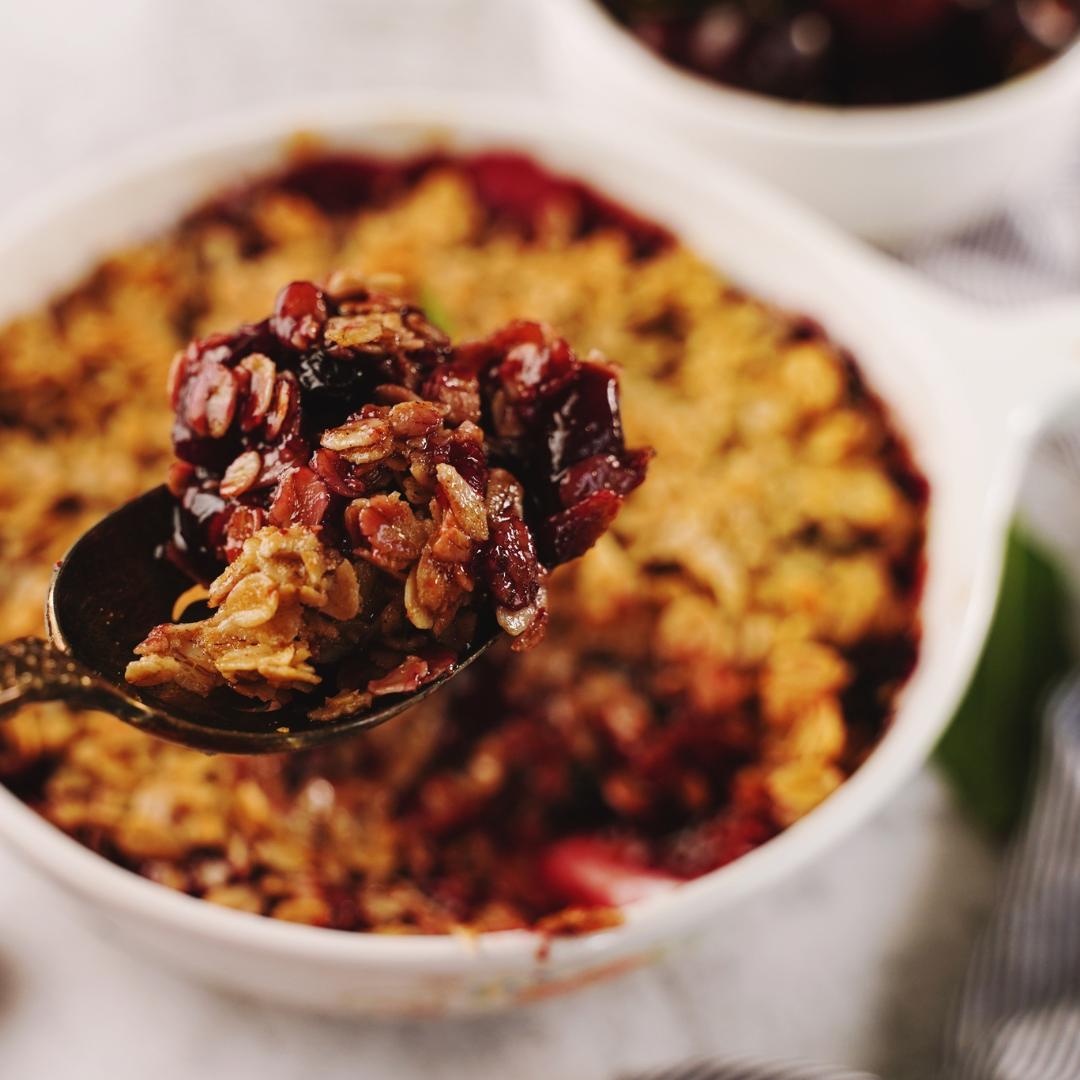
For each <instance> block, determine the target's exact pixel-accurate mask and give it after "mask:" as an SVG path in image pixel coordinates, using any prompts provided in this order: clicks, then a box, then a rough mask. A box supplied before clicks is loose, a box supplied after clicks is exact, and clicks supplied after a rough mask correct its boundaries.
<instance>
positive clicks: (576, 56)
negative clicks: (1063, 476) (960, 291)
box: [534, 0, 1080, 245]
mask: <svg viewBox="0 0 1080 1080" xmlns="http://www.w3.org/2000/svg"><path fill="white" fill-rule="evenodd" d="M534 11H535V18H536V19H537V20H538V23H539V30H540V33H539V35H538V36H539V39H540V45H541V48H542V53H543V58H544V63H545V70H546V75H547V81H548V83H549V86H550V89H551V90H553V91H556V92H558V93H560V94H562V95H564V96H565V97H566V98H567V99H568V101H571V102H573V103H575V107H576V106H577V105H580V104H581V103H582V102H586V103H588V104H590V105H592V106H594V107H602V108H603V109H605V110H606V111H607V112H608V113H609V115H610V116H611V118H612V122H613V123H615V124H622V125H626V126H627V127H630V128H633V129H639V128H641V127H644V126H652V127H654V128H656V129H658V130H661V131H663V132H664V133H667V134H671V135H676V136H678V137H680V138H682V139H685V140H687V141H689V142H691V143H693V144H694V145H696V146H697V147H698V148H700V149H702V150H704V151H707V152H708V153H709V154H710V155H712V156H713V157H715V158H717V159H721V160H724V161H728V162H733V163H735V164H737V165H740V166H742V167H743V168H746V169H748V170H750V171H752V172H754V173H755V174H756V175H758V176H761V177H763V178H765V179H767V180H769V181H771V182H772V183H774V184H776V185H777V186H778V187H781V188H783V189H784V190H786V191H788V192H789V193H790V194H792V195H794V196H796V197H797V198H799V199H801V200H802V201H803V202H805V203H807V204H808V205H810V206H812V207H814V208H815V209H816V210H819V211H821V212H822V213H824V214H826V215H827V216H828V217H830V218H832V219H833V220H834V221H836V222H837V223H838V224H840V225H842V226H843V227H844V228H846V229H849V230H850V231H852V232H855V233H857V234H858V235H860V236H863V237H866V238H867V239H869V240H873V241H876V242H878V243H883V244H888V245H895V244H899V243H900V242H902V241H903V240H906V239H911V238H913V237H917V236H920V235H925V234H928V233H934V232H943V231H954V230H957V229H960V228H963V227H965V226H968V225H972V224H974V223H976V222H978V221H979V220H980V219H983V218H985V217H986V216H988V215H989V214H990V213H992V212H993V211H994V210H997V209H999V208H1001V207H1003V206H1005V205H1007V204H1009V203H1011V202H1014V201H1015V200H1017V199H1019V198H1022V197H1023V196H1024V195H1025V194H1030V193H1032V192H1034V191H1037V189H1038V187H1039V185H1040V184H1041V183H1045V182H1047V181H1048V180H1052V179H1053V178H1054V177H1056V176H1059V175H1061V174H1062V173H1063V171H1064V169H1065V168H1066V167H1067V165H1068V162H1069V158H1070V155H1072V154H1073V153H1074V152H1075V151H1076V150H1077V148H1078V144H1077V138H1076V137H1077V136H1078V135H1080V45H1078V46H1073V47H1072V48H1070V49H1068V50H1067V51H1066V52H1064V53H1063V54H1062V55H1061V56H1059V57H1057V58H1056V59H1054V60H1052V61H1051V62H1050V63H1048V64H1046V65H1044V66H1043V67H1041V68H1038V69H1036V70H1035V71H1033V72H1031V73H1029V74H1027V75H1023V76H1021V77H1019V78H1016V79H1012V80H1010V81H1008V82H1005V83H1002V84H1001V85H1000V86H996V87H993V88H991V89H989V90H984V91H981V92H979V93H975V94H970V95H967V96H965V97H960V98H954V99H951V100H948V101H942V102H930V103H927V104H919V105H908V106H899V107H895V108H832V107H826V106H820V105H803V104H797V103H792V102H785V101H781V100H778V99H774V98H769V97H766V96H764V95H759V94H751V93H747V92H745V91H742V90H735V89H732V88H729V87H726V86H723V85H720V84H719V83H713V82H710V81H709V80H707V79H705V78H702V77H699V76H697V75H694V74H691V73H689V72H686V71H683V70H680V69H679V68H677V67H676V66H674V65H673V64H669V63H667V62H666V61H664V60H662V59H661V58H660V57H658V56H656V55H655V54H654V53H653V52H651V51H650V50H649V49H647V48H646V47H645V46H643V45H641V44H639V43H638V41H637V40H636V39H635V38H634V37H633V35H632V34H630V33H629V32H627V31H626V30H624V29H623V28H622V27H620V26H619V25H618V24H617V23H616V22H615V20H614V19H613V18H611V17H610V16H609V15H608V14H607V13H606V12H605V11H604V10H602V9H601V7H600V6H599V4H598V3H596V0H535V3H534Z"/></svg>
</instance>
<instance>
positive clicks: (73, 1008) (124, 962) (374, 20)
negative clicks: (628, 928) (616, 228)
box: [0, 0, 997, 1080]
mask: <svg viewBox="0 0 1080 1080" xmlns="http://www.w3.org/2000/svg"><path fill="white" fill-rule="evenodd" d="M4 16H5V17H4V19H3V20H0V22H2V30H0V57H2V58H3V63H2V64H0V91H2V92H0V145H3V146H4V148H5V149H4V153H3V154H2V155H0V198H2V199H3V202H4V204H5V205H6V206H9V205H10V204H11V203H12V202H13V201H15V200H17V199H18V198H20V197H22V196H26V195H29V194H31V193H32V192H33V191H34V190H36V189H37V188H39V187H41V186H43V185H45V184H47V183H49V182H51V181H53V180H56V179H58V178H61V177H62V176H63V175H64V174H65V173H67V172H68V171H69V170H73V169H76V168H78V167H81V166H83V165H85V164H87V163H89V162H92V161H94V160H98V159H101V158H104V157H107V156H108V155H109V154H110V153H112V152H114V151H117V150H119V149H122V148H125V147H128V146H132V145H135V144H137V143H138V142H139V141H140V140H141V139H143V138H145V137H147V136H149V135H151V134H153V133H155V132H158V131H160V130H161V129H162V128H163V127H165V128H171V127H175V126H179V125H183V124H186V123H190V122H194V121H197V120H199V119H200V118H203V117H207V116H212V115H216V114H219V113H222V112H226V111H230V110H233V109H236V108H241V107H244V106H250V105H254V104H258V103H265V102H269V101H274V100H284V99H289V98H292V97H294V96H296V95H299V94H310V93H315V92H321V91H335V90H349V89H362V88H366V87H377V86H385V85H417V84H421V85H435V86H445V87H468V88H471V89H483V90H485V91H486V92H489V93H492V94H496V95H499V96H504V95H509V94H531V93H535V92H536V90H537V85H538V79H537V74H536V70H535V67H534V64H533V61H532V56H531V52H530V41H529V36H530V35H529V30H528V23H527V21H526V20H525V19H524V18H523V13H522V10H521V8H520V6H519V3H518V0H458V2H456V3H455V2H450V0H447V2H442V0H367V2H364V0H353V2H328V0H308V2H307V3H305V4H295V3H292V4H288V3H283V2H280V0H261V2H260V0H184V2H181V0H156V2H155V3H152V4H151V3H147V2H145V0H110V2H108V3H105V4H96V5H89V4H85V3H80V2H77V0H58V2H54V3H51V4H49V5H36V6H35V5H20V6H19V8H18V13H17V14H15V12H14V9H11V10H6V11H5V12H4ZM996 869H997V857H996V854H995V852H994V851H992V850H991V849H990V847H989V846H988V845H987V844H986V843H985V842H984V841H983V840H982V839H981V838H980V836H979V835H978V834H977V833H976V832H975V831H974V830H973V829H971V828H970V827H969V826H968V825H967V824H966V823H965V821H964V820H963V818H962V816H961V815H960V814H959V812H958V810H957V808H956V807H955V805H954V803H953V801H952V799H951V796H950V794H949V793H948V791H947V790H946V789H945V787H944V785H943V784H942V782H941V780H940V779H939V778H938V777H937V776H936V775H935V774H934V773H933V772H932V771H929V770H928V771H926V772H924V773H923V774H921V775H920V776H919V777H918V778H917V779H916V780H915V781H914V782H912V783H911V784H910V785H909V786H908V788H907V789H906V790H905V791H904V792H903V793H902V794H901V795H900V796H899V797H898V798H896V799H895V800H894V801H893V802H892V803H891V804H890V805H889V806H888V807H887V808H885V810H884V811H883V812H882V813H880V815H879V816H878V817H877V818H876V819H875V820H873V821H872V822H870V823H868V824H867V825H866V826H865V827H864V828H863V829H862V830H861V831H860V832H858V833H857V834H856V835H855V836H853V837H851V838H850V839H848V840H847V841H846V842H844V843H843V844H842V845H840V846H839V847H837V848H836V849H834V850H833V851H832V852H831V853H829V854H828V855H827V856H826V857H825V858H823V859H822V860H821V861H820V862H819V863H818V864H817V865H815V866H814V867H812V868H810V869H808V870H807V871H805V872H804V873H801V874H800V875H798V876H796V877H794V878H792V879H790V880H788V881H787V882H786V883H785V884H784V885H783V886H782V887H781V888H779V889H777V890H776V891H774V892H772V893H770V894H768V895H767V896H764V897H761V898H758V899H755V900H754V901H753V902H751V903H750V904H749V905H745V906H744V907H743V908H741V909H739V910H737V911H736V912H733V913H731V914H726V915H724V917H723V921H722V922H718V924H717V926H716V927H715V930H714V932H713V933H712V935H711V936H710V938H709V939H708V941H707V943H706V944H705V945H702V946H701V947H699V948H698V949H697V950H696V951H695V952H694V953H692V954H684V955H682V956H679V957H676V958H674V959H672V960H670V961H669V962H667V963H666V964H664V965H663V966H661V967H658V968H656V969H654V970H652V971H648V972H643V973H640V974H637V975H635V976H632V977H630V978H628V979H626V980H624V981H622V982H619V983H615V984H612V985H609V986H604V987H599V988H596V989H593V990H590V991H588V992H586V993H585V994H583V995H580V996H578V997H576V998H574V999H571V1000H566V1001H556V1002H550V1003H546V1004H543V1005H539V1006H533V1007H531V1008H530V1009H528V1010H527V1011H523V1012H520V1013H516V1014H513V1015H508V1016H505V1017H500V1018H493V1019H485V1020H482V1021H468V1022H439V1023H433V1022H425V1023H391V1024H387V1023H380V1024H374V1023H370V1022H364V1021H354V1022H345V1021H330V1020H324V1019H320V1018H315V1017H307V1016H297V1015H287V1014H285V1013H283V1012H280V1011H276V1010H273V1009H269V1008H266V1007H262V1006H260V1005H258V1004H254V1003H250V1002H244V1001H240V1000H234V999H231V998H227V997H223V996H221V995H220V994H217V993H215V992H212V991H209V990H205V989H203V988H201V987H198V986H194V985H190V984H188V983H185V982H182V981H179V980H177V979H174V978H173V977H172V976H170V975H168V974H166V973H163V972H160V971H156V970H153V969H151V968H150V967H148V966H147V965H146V964H144V963H143V962H142V961H141V960H140V959H139V958H137V957H131V956H127V955H125V954H123V953H121V952H119V951H116V950H114V948H113V947H112V946H111V945H110V944H109V943H107V942H103V941H101V940H100V939H99V938H98V937H97V936H95V934H94V932H93V931H92V930H91V929H90V928H89V927H88V926H85V925H84V924H83V922H82V921H81V920H80V917H79V913H78V912H75V911H72V910H70V909H69V907H68V906H67V904H66V902H63V901H61V899H60V898H59V897H58V896H57V895H56V894H55V893H54V891H53V890H52V888H51V887H49V886H47V885H46V884H45V883H44V882H43V881H41V880H39V879H38V878H37V877H35V876H33V875H31V873H30V872H29V871H27V870H25V869H24V868H23V867H22V866H21V865H20V864H18V863H17V862H15V861H14V860H13V859H11V858H10V857H9V856H8V855H7V853H6V852H2V851H0V1076H3V1077H5V1078H8V1077H10V1078H12V1080H16V1078H17V1080H23V1078H42V1080H51V1078H54V1077H57V1078H58V1077H69V1076H71V1077H75V1076H77V1077H79V1078H81V1080H96V1078H98V1077H101V1078H105V1077H108V1078H109V1080H142V1078H145V1077H150V1076H152V1077H154V1078H155V1080H179V1078H182V1077H183V1078H192V1077H197V1078H200V1080H218V1078H221V1080H225V1078H229V1080H245V1078H247V1077H258V1078H259V1080H291V1078H294V1077H295V1078H297V1080H299V1078H300V1077H309V1076H319V1077H320V1078H322V1080H335V1078H337V1077H346V1076H348V1077H356V1076H364V1077H383V1076H386V1077H390V1076H393V1077H395V1078H399V1080H409V1078H411V1077H417V1078H419V1077H421V1076H423V1077H425V1078H428V1080H443V1078H446V1080H451V1078H457V1077H462V1078H464V1077H469V1078H470V1080H484V1078H488V1077H490V1078H492V1080H495V1078H500V1080H501V1078H503V1077H507V1076H514V1077H520V1078H522V1080H531V1078H533V1077H535V1078H537V1080H540V1078H541V1077H543V1078H547V1077H550V1076H565V1077H574V1078H581V1080H592V1078H597V1080H600V1078H606V1077H612V1076H614V1075H616V1074H618V1073H620V1072H621V1071H623V1070H630V1069H634V1068H641V1067H647V1066H653V1065H659V1064H666V1063H672V1062H676V1061H679V1060H681V1059H683V1058H686V1057H688V1056H691V1055H695V1054H720V1053H723V1054H768V1055H774V1056H807V1057H812V1058H818V1059H821V1060H825V1061H833V1062H837V1063H843V1064H846V1065H849V1066H861V1067H865V1068H874V1069H879V1070H882V1071H883V1072H884V1073H885V1074H886V1075H887V1076H889V1077H891V1078H897V1080H903V1078H911V1080H916V1078H918V1080H923V1078H925V1077H927V1076H928V1073H929V1070H930V1067H931V1063H932V1061H933V1057H934V1050H935V1046H936V1041H937V1038H938V1032H939V1030H940V1027H941V1024H942V1020H943V1014H944V1012H945V1009H946V1008H947V1003H948V999H949V996H950V993H951V991H952V989H953V987H954V985H955V983H956V980H957V978H958V974H959V971H960V969H961V967H962V965H963V961H964V957H965V955H966V952H967V950H968V948H969V946H970V943H971V940H972V937H973V935H974V934H975V933H976V932H977V931H978V928H979V926H980V924H981V922H982V919H983V915H984V913H985V911H986V908H987V905H988V904H989V900H990V897H991V894H992V890H993V885H994V880H995V875H996Z"/></svg>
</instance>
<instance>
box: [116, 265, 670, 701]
mask: <svg viewBox="0 0 1080 1080" xmlns="http://www.w3.org/2000/svg"><path fill="white" fill-rule="evenodd" d="M169 398H170V405H171V407H172V409H173V410H174V412H175V421H174V424H173V446H174V449H175V451H176V455H177V459H178V460H177V461H176V463H174V465H173V466H172V468H171V470H170V473H169V485H170V489H171V490H172V492H173V493H174V494H175V496H176V498H177V500H178V507H177V513H176V528H175V534H174V538H173V541H172V543H171V546H170V555H171V557H172V558H173V559H174V560H175V561H177V562H178V563H180V564H181V566H182V567H184V568H185V569H190V570H191V572H192V574H193V576H196V577H200V576H201V577H202V578H203V579H204V580H205V579H206V578H207V577H209V576H212V575H213V576H214V580H213V581H212V582H211V583H210V586H209V593H208V597H207V599H208V603H209V605H210V607H211V608H213V609H214V612H213V614H212V615H211V616H210V617H209V618H207V619H203V620H201V621H198V622H186V623H176V624H165V625H161V626H157V627H155V628H154V629H153V630H152V631H151V632H150V634H149V635H148V637H147V638H146V640H145V641H144V642H143V643H142V644H141V645H139V646H138V648H137V649H136V652H137V653H138V654H139V655H140V659H138V660H136V661H134V662H132V663H131V664H130V665H129V666H128V670H127V678H128V680H129V681H130V682H133V683H136V684H138V685H141V686H157V685H162V684H173V683H175V684H178V685H179V686H181V687H183V688H184V689H186V690H190V691H193V692H195V693H198V694H202V695H206V694H209V693H210V692H211V691H213V690H215V689H216V688H218V687H223V686H224V687H228V688H230V689H232V690H235V691H238V692H239V693H241V694H243V695H246V696H249V697H253V698H258V699H260V700H262V701H264V702H266V703H268V704H270V705H280V704H282V703H283V702H285V701H287V700H288V699H289V697H290V696H291V695H292V694H293V693H294V692H296V691H302V692H310V691H312V690H313V689H314V688H315V687H317V686H318V685H319V684H320V683H321V682H322V681H323V675H322V674H321V673H320V670H319V669H320V668H325V667H326V665H336V667H337V671H336V676H337V682H338V686H337V688H336V692H335V693H334V694H333V695H332V696H331V697H329V699H328V700H326V701H325V702H324V703H322V704H320V705H319V706H318V707H317V708H314V709H313V711H312V713H311V715H312V716H313V718H315V719H320V720H325V719H334V718H337V717H338V716H342V715H351V714H355V713H358V712H364V711H366V710H367V709H369V708H370V707H371V705H372V701H373V699H374V698H377V697H381V696H385V695H389V694H407V693H413V692H415V691H416V690H418V689H419V688H420V687H421V686H423V685H425V684H427V683H429V682H432V681H433V680H435V679H437V678H438V677H439V676H441V675H444V674H446V673H448V672H449V671H451V670H452V669H453V668H454V667H455V665H456V663H457V661H458V659H459V658H460V656H461V654H462V653H463V652H464V651H465V650H466V649H467V648H468V646H469V645H470V643H472V642H474V641H476V640H477V638H478V635H480V634H482V633H483V630H484V628H483V626H481V625H480V620H482V618H483V616H484V615H485V614H486V613H487V612H488V611H489V609H492V608H493V609H494V615H495V619H496V621H497V623H498V625H499V627H500V628H501V629H502V630H503V631H504V632H505V633H506V634H508V635H510V636H511V637H512V638H513V646H512V647H513V649H514V650H521V649H524V648H529V647H531V646H534V645H536V644H537V643H538V642H539V641H540V639H541V638H542V637H543V634H544V628H545V626H546V625H547V620H548V612H547V589H546V587H545V580H546V577H547V573H548V570H549V569H550V568H553V567H555V566H557V565H560V564H561V563H565V562H568V561H570V560H571V559H575V558H577V557H579V556H581V555H583V554H584V553H585V552H586V551H588V549H589V548H591V547H592V546H593V544H594V543H595V542H596V541H597V540H598V539H599V538H600V536H601V535H603V533H604V532H605V531H606V530H607V528H608V527H609V526H610V524H611V522H612V521H613V520H614V518H615V515H616V513H617V512H618V510H619V507H620V506H621V505H622V502H623V499H624V498H625V496H626V495H628V494H629V493H630V492H631V491H633V490H634V489H635V488H636V487H637V486H638V485H639V484H640V483H641V482H642V481H643V480H644V478H645V470H646V467H647V464H648V461H649V458H650V457H651V451H649V450H636V451H628V450H627V449H626V446H625V444H624V440H623V433H622V422H621V418H620V415H619V401H618V379H617V373H616V371H615V369H614V368H612V367H611V366H610V365H609V364H607V363H606V362H604V361H603V359H602V358H600V357H598V356H597V357H593V358H591V359H589V360H587V361H580V360H578V359H577V357H576V356H575V355H574V353H573V351H572V350H571V349H570V347H569V346H568V345H567V343H566V342H565V341H563V340H561V339H559V338H556V337H555V336H554V335H553V334H552V333H551V332H550V331H549V330H547V329H546V328H545V327H543V326H540V325H539V324H537V323H531V322H523V321H517V322H512V323H510V324H509V325H508V326H506V327H503V328H502V329H501V330H499V331H497V332H496V333H494V334H492V335H491V336H489V337H487V338H483V339H481V340H478V341H474V342H471V343H469V344H464V345H459V346H457V347H456V348H455V347H453V346H451V344H450V340H449V338H448V337H447V335H446V334H445V333H444V332H443V331H441V330H439V329H438V328H436V327H435V326H434V325H432V324H431V323H430V322H429V321H428V320H427V318H426V317H425V316H424V313H423V312H422V311H421V310H420V309H419V308H418V307H416V306H415V305H413V304H409V303H407V302H405V301H404V300H402V299H401V298H400V297H397V296H394V295H392V294H389V293H387V292H384V291H378V290H376V289H373V288H372V287H371V286H369V284H368V283H366V282H365V281H363V280H361V279H359V278H357V277H356V276H355V275H350V274H343V273H337V274H334V275H333V276H332V277H331V278H330V281H329V283H328V285H327V287H326V288H325V289H321V288H319V287H318V286H317V285H315V284H314V283H312V282H309V281H294V282H293V283H292V284H290V285H287V286H286V287H285V288H283V289H282V290H281V292H280V293H279V294H278V297H277V300H276V302H275V305H274V311H273V314H272V315H271V316H270V317H268V318H266V319H264V320H263V321H262V322H259V323H251V324H245V325H243V326H241V327H240V328H239V329H238V330H235V331H233V332H231V333H226V334H222V333H218V334H213V335H211V336H210V337H207V338H204V339H202V340H197V341H194V342H192V343H191V344H190V345H189V346H188V347H187V348H186V349H184V350H182V351H181V352H178V353H177V354H176V357H175V358H174V360H173V364H172V367H171V369H170V374H169ZM481 424H482V425H483V427H481V426H480V425H481ZM485 430H486V431H487V434H485ZM523 484H524V486H523ZM223 568H224V569H223ZM219 571H220V573H219Z"/></svg>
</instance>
